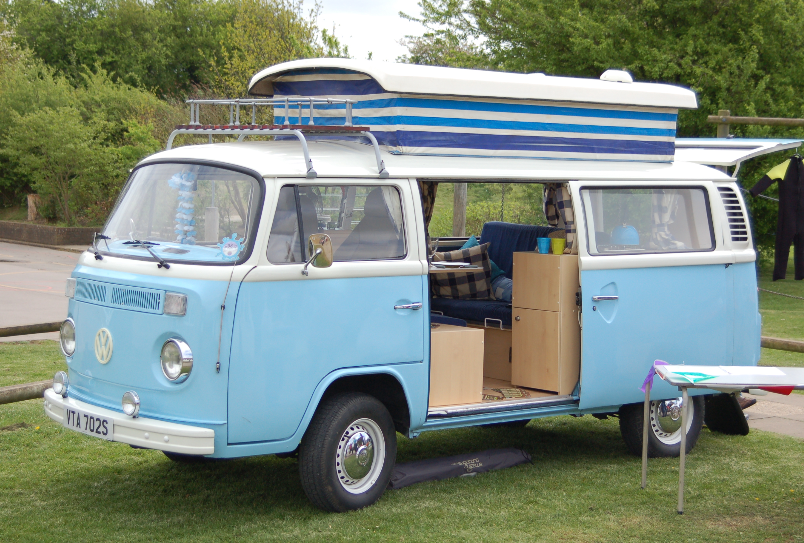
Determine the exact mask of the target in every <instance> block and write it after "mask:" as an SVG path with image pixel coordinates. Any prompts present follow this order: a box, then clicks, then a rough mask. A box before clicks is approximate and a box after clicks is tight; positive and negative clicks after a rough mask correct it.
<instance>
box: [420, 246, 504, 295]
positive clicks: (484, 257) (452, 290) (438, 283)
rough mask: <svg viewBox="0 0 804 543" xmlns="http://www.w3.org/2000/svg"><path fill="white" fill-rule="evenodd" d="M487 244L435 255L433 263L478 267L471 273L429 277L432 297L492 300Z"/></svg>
mask: <svg viewBox="0 0 804 543" xmlns="http://www.w3.org/2000/svg"><path fill="white" fill-rule="evenodd" d="M488 251H489V244H488V243H484V244H483V245H477V246H475V247H470V248H469V249H459V250H457V251H450V252H448V253H435V254H434V255H433V262H441V261H446V262H468V263H469V264H474V265H475V266H480V269H479V270H475V271H472V272H465V271H461V272H448V273H434V274H432V275H430V288H431V289H432V293H433V296H437V297H440V298H454V299H458V300H493V299H494V294H492V291H491V260H489V252H488Z"/></svg>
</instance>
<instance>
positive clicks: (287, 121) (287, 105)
mask: <svg viewBox="0 0 804 543" xmlns="http://www.w3.org/2000/svg"><path fill="white" fill-rule="evenodd" d="M282 124H284V125H285V126H290V102H288V99H287V98H285V122H284V123H282Z"/></svg>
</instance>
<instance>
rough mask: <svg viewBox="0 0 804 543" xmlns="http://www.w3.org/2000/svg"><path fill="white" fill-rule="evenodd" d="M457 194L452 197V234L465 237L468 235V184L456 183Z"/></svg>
mask: <svg viewBox="0 0 804 543" xmlns="http://www.w3.org/2000/svg"><path fill="white" fill-rule="evenodd" d="M453 187H455V194H454V196H453V197H452V205H453V208H452V235H453V236H456V237H463V236H465V235H466V197H467V190H468V185H467V184H466V183H455V184H454V185H453Z"/></svg>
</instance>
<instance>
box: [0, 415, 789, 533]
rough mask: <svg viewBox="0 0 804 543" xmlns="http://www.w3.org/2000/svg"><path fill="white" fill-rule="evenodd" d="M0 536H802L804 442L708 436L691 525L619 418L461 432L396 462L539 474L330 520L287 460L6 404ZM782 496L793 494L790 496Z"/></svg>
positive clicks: (418, 491)
mask: <svg viewBox="0 0 804 543" xmlns="http://www.w3.org/2000/svg"><path fill="white" fill-rule="evenodd" d="M20 422H25V423H26V424H28V425H30V426H29V427H26V428H22V429H18V430H15V431H2V432H0V463H2V469H0V540H3V541H21V542H23V541H125V542H132V543H133V542H139V541H143V542H149V543H150V542H155V541H192V542H207V541H210V542H212V541H231V540H242V541H291V540H292V541H354V540H365V541H427V542H433V541H439V542H440V541H460V542H465V541H517V542H519V541H573V542H574V541H661V542H665V541H724V542H726V541H728V542H731V541H740V542H746V541H796V540H799V539H800V538H801V537H802V535H801V534H802V533H804V516H803V515H802V514H801V513H802V509H804V503H802V502H801V499H802V493H804V471H803V470H802V469H801V466H802V465H804V445H802V443H801V442H800V441H798V440H795V439H793V438H787V437H782V436H777V435H774V434H769V433H763V432H752V433H751V434H750V435H749V436H748V437H745V438H743V437H737V438H736V437H728V436H723V435H718V434H712V433H710V432H709V431H708V430H704V431H703V432H702V434H701V439H700V441H699V443H698V445H697V447H696V448H695V450H694V451H693V453H692V454H691V455H690V456H689V457H688V464H687V494H686V497H687V501H686V510H687V512H686V514H685V515H684V516H678V515H677V514H676V513H675V503H676V489H677V476H678V471H677V466H678V460H677V459H654V460H651V462H650V471H649V486H648V488H647V490H641V489H640V488H639V477H640V460H639V458H636V457H633V456H630V455H628V454H627V452H626V450H625V446H624V444H623V442H622V440H621V439H620V435H619V429H618V426H617V423H616V421H614V420H608V421H598V420H596V419H594V418H592V417H583V418H580V419H576V418H572V417H558V418H552V419H544V420H539V421H534V422H531V424H530V425H528V426H527V427H526V428H523V429H506V428H496V429H482V428H469V429H462V430H450V431H442V432H434V433H425V434H423V435H422V436H421V437H419V438H417V439H414V440H408V439H405V438H402V437H399V461H400V462H408V461H412V460H417V459H421V458H431V457H438V456H447V455H453V454H459V453H468V452H473V451H480V450H484V449H487V448H489V447H518V448H522V449H525V450H527V451H528V452H530V454H532V455H533V463H532V464H526V465H523V466H519V467H515V468H511V469H507V470H502V471H497V472H492V473H487V474H480V475H477V476H475V477H473V478H459V479H452V480H447V481H440V482H434V483H422V484H419V485H415V486H413V487H409V488H406V489H402V490H396V491H387V492H386V493H385V495H384V497H383V498H382V499H381V500H380V501H379V502H378V503H377V504H376V505H375V506H373V507H370V508H368V509H365V510H363V511H357V512H352V513H347V514H325V513H322V512H320V511H318V510H316V509H315V508H313V507H312V506H311V505H310V504H309V503H308V502H307V500H306V498H305V496H304V493H303V492H302V490H301V487H300V484H299V479H298V471H297V470H298V466H297V462H296V461H295V460H291V459H284V460H283V459H278V458H275V457H264V458H251V459H244V460H233V461H220V462H214V463H210V464H205V465H178V464H174V463H172V462H171V461H169V460H168V459H167V458H165V457H164V456H163V455H162V454H160V453H158V452H155V451H146V450H134V449H131V448H129V447H128V446H126V445H122V444H119V443H109V442H105V441H101V440H96V439H91V438H88V437H86V436H83V435H81V434H78V433H75V432H70V431H68V430H65V429H63V428H62V427H60V426H59V425H57V424H55V423H53V422H51V421H50V420H49V419H47V418H46V417H45V416H44V414H43V413H42V406H41V401H30V402H23V403H18V404H13V405H9V406H3V408H2V409H0V428H2V427H6V426H10V425H13V424H16V423H20ZM791 490H792V491H793V492H791Z"/></svg>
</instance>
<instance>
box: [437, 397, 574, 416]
mask: <svg viewBox="0 0 804 543" xmlns="http://www.w3.org/2000/svg"><path fill="white" fill-rule="evenodd" d="M577 402H578V398H577V397H574V396H548V397H545V398H535V399H531V400H509V401H500V402H495V403H494V404H480V405H478V404H472V405H456V406H450V407H437V408H434V409H429V410H428V411H427V418H428V419H429V418H445V417H463V416H467V415H482V414H486V413H500V412H506V411H517V410H520V409H531V408H533V407H548V406H556V405H564V404H571V403H577Z"/></svg>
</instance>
